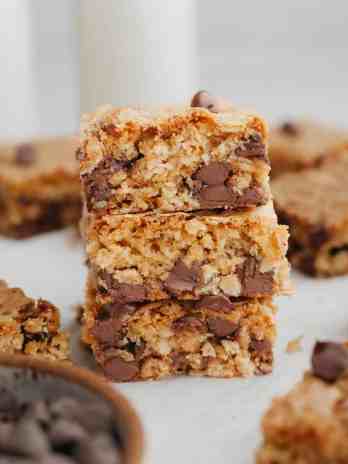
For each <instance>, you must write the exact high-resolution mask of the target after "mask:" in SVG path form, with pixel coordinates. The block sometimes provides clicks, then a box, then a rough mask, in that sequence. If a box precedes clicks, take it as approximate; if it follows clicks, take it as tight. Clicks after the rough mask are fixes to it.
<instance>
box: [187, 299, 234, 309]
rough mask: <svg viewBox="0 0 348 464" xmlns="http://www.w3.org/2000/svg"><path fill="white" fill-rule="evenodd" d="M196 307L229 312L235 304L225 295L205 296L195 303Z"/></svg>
mask: <svg viewBox="0 0 348 464" xmlns="http://www.w3.org/2000/svg"><path fill="white" fill-rule="evenodd" d="M195 308H196V309H197V310H199V309H211V310H213V311H223V312H229V311H233V309H234V308H235V305H234V304H233V303H231V301H230V300H229V299H228V298H226V297H225V296H204V297H203V298H201V299H200V300H199V301H198V302H197V303H196V304H195Z"/></svg>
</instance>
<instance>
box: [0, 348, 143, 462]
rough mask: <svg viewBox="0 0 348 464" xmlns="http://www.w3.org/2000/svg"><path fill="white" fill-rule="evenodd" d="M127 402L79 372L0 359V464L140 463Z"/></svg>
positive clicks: (139, 443)
mask: <svg viewBox="0 0 348 464" xmlns="http://www.w3.org/2000/svg"><path fill="white" fill-rule="evenodd" d="M142 456H143V431H142V427H141V424H140V421H139V419H138V417H137V415H136V413H135V412H134V410H133V409H132V407H131V406H130V405H129V403H128V401H127V400H126V399H125V398H124V397H123V396H122V395H121V394H120V393H118V392H117V391H115V390H114V389H113V388H112V387H111V386H110V385H108V384H107V383H106V382H105V381H104V380H103V379H102V378H100V377H98V376H97V375H95V374H93V373H92V372H90V371H87V370H85V369H80V368H77V367H73V366H66V365H60V364H58V363H57V364H56V363H50V362H47V361H43V360H38V359H33V358H29V357H26V356H21V355H10V356H8V355H0V464H5V463H6V464H7V463H8V464H34V463H37V464H74V463H78V464H140V463H141V462H142Z"/></svg>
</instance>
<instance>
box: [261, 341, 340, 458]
mask: <svg viewBox="0 0 348 464" xmlns="http://www.w3.org/2000/svg"><path fill="white" fill-rule="evenodd" d="M347 373H348V348H347V345H346V344H341V343H335V342H328V341H324V342H318V343H316V345H315V347H314V350H313V355H312V369H311V371H310V372H308V373H306V374H305V376H304V379H303V380H302V381H301V382H300V383H298V384H297V385H296V386H295V387H294V388H293V389H292V390H291V391H290V392H289V393H288V394H286V395H285V396H282V397H279V398H276V399H274V400H273V402H272V405H271V407H270V409H269V410H268V411H267V413H266V415H265V416H264V418H263V421H262V431H263V435H264V442H263V444H262V446H261V448H260V450H259V451H258V453H257V459H256V462H257V464H290V463H291V464H318V463H330V464H341V463H345V462H348V448H347V446H346V444H347V440H348V376H347Z"/></svg>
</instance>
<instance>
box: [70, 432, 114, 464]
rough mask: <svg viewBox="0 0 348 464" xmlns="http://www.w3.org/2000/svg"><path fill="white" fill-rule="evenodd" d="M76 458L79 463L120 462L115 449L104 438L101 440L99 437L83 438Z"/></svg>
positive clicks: (108, 463) (104, 463)
mask: <svg viewBox="0 0 348 464" xmlns="http://www.w3.org/2000/svg"><path fill="white" fill-rule="evenodd" d="M76 458H77V462H79V463H80V464H119V463H120V460H119V456H118V453H117V451H116V449H115V448H114V447H113V446H112V445H111V444H110V443H108V441H107V440H106V439H105V440H103V441H102V440H101V439H100V437H92V438H91V439H89V440H85V441H84V442H83V443H82V444H81V445H80V447H79V450H78V453H77V455H76Z"/></svg>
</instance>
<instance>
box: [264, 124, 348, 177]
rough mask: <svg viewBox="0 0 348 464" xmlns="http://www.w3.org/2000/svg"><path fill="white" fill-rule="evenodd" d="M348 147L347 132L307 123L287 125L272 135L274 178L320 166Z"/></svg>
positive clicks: (270, 149) (270, 142) (270, 141)
mask: <svg viewBox="0 0 348 464" xmlns="http://www.w3.org/2000/svg"><path fill="white" fill-rule="evenodd" d="M345 147H348V131H346V132H345V131H343V130H338V129H335V128H332V127H328V126H326V125H323V124H320V123H317V122H314V121H308V120H297V121H287V122H284V123H283V124H281V125H279V126H278V127H275V128H274V129H272V130H271V131H270V140H269V155H270V159H271V165H272V177H276V176H278V175H279V174H283V173H285V172H289V171H301V170H303V169H308V168H311V167H315V166H318V165H319V164H320V163H321V162H322V161H323V160H325V159H327V158H329V157H330V156H331V155H333V154H335V153H338V152H340V151H341V150H342V149H344V148H345Z"/></svg>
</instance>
